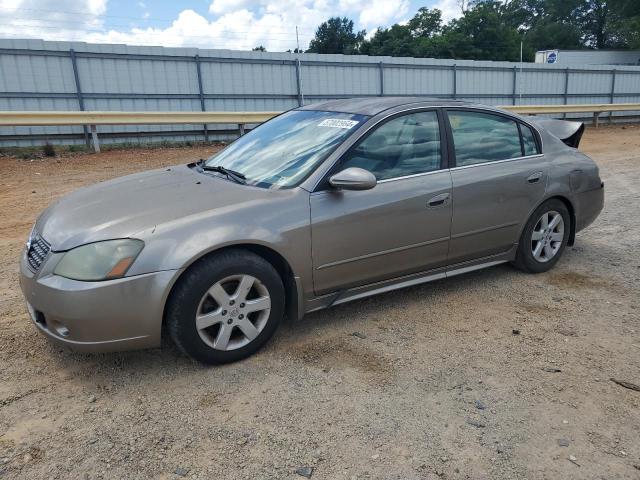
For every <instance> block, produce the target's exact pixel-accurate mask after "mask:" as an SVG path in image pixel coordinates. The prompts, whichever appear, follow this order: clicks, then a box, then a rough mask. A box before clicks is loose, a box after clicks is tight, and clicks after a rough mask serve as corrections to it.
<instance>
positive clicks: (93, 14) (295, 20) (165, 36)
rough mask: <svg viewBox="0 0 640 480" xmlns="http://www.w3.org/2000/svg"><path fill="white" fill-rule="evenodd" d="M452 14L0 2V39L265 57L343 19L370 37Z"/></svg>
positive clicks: (408, 6)
mask: <svg viewBox="0 0 640 480" xmlns="http://www.w3.org/2000/svg"><path fill="white" fill-rule="evenodd" d="M423 6H426V7H429V8H439V9H440V10H442V12H443V17H444V19H445V20H449V19H451V18H454V17H456V16H458V15H459V12H460V9H459V7H458V5H457V0H422V1H418V0H395V1H390V0H186V1H176V0H173V1H171V0H0V38H41V39H45V40H67V41H70V40H75V41H85V42H94V43H126V44H129V45H161V46H167V47H169V46H171V47H182V46H185V47H199V48H228V49H234V50H250V49H252V48H253V47H256V46H258V45H262V46H264V47H265V48H266V49H267V50H268V51H272V52H278V51H279V52H283V51H286V50H288V49H292V50H293V49H294V48H296V26H297V27H298V34H299V44H300V47H301V48H303V49H306V48H307V47H308V45H309V41H310V40H311V39H312V38H313V35H314V32H315V29H316V27H317V26H318V25H319V24H320V23H322V22H323V21H325V20H326V19H328V18H329V17H332V16H346V17H349V18H351V19H352V20H353V21H354V22H355V25H356V29H357V30H362V29H365V30H366V31H367V32H368V34H369V35H371V34H372V33H373V32H375V30H376V29H377V28H378V27H387V26H389V25H392V24H394V23H403V22H406V21H408V20H409V19H410V18H411V17H413V15H415V13H416V12H417V11H418V9H419V8H420V7H423Z"/></svg>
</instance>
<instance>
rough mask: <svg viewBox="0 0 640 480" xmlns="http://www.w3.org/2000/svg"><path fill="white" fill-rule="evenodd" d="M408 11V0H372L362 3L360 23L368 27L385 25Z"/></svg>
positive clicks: (393, 21) (398, 18)
mask: <svg viewBox="0 0 640 480" xmlns="http://www.w3.org/2000/svg"><path fill="white" fill-rule="evenodd" d="M363 3H364V2H363ZM408 11H409V0H401V1H396V2H390V1H388V0H372V1H369V2H366V5H363V8H362V10H361V12H360V23H361V24H362V25H364V26H365V27H369V28H371V27H374V28H375V27H379V26H387V25H389V24H390V23H395V21H397V20H400V19H401V18H402V17H403V16H404V15H406V14H407V12H408ZM390 20H391V21H390Z"/></svg>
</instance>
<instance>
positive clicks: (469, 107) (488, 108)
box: [438, 105, 544, 156]
mask: <svg viewBox="0 0 640 480" xmlns="http://www.w3.org/2000/svg"><path fill="white" fill-rule="evenodd" d="M438 108H444V109H445V110H480V111H484V112H487V113H489V114H492V113H499V114H501V115H505V116H507V117H509V118H511V119H513V121H515V122H520V123H524V124H525V125H526V126H528V127H531V128H532V129H533V130H535V131H536V132H537V133H538V138H539V139H540V153H537V154H536V155H544V140H543V139H542V132H541V131H540V129H539V128H538V127H537V125H534V124H533V123H530V122H529V121H528V120H525V119H524V118H523V117H522V116H521V115H518V114H517V113H516V114H513V113H511V112H510V111H509V110H500V109H499V108H496V107H491V106H488V105H487V106H486V107H485V106H477V105H461V106H453V105H448V106H445V107H438ZM529 156H533V155H529Z"/></svg>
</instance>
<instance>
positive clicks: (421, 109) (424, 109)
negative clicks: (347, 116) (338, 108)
mask: <svg viewBox="0 0 640 480" xmlns="http://www.w3.org/2000/svg"><path fill="white" fill-rule="evenodd" d="M440 108H442V107H441V106H434V105H429V106H423V107H416V106H414V107H411V108H406V109H402V110H394V111H391V112H389V113H387V115H385V116H384V117H381V118H379V119H378V121H377V122H375V123H372V124H371V125H369V126H366V123H365V125H363V127H365V126H366V128H364V129H363V130H362V131H361V132H356V134H359V135H358V137H356V138H355V140H353V143H352V144H351V145H349V147H348V148H347V150H346V151H345V152H344V153H343V154H341V155H340V156H339V157H338V158H336V159H335V160H334V161H333V162H332V163H331V165H330V166H329V167H328V168H327V169H326V171H325V172H324V174H322V175H321V176H320V178H319V179H318V181H316V183H315V185H314V186H313V188H312V189H311V191H312V192H314V193H315V192H316V189H317V188H318V185H320V183H322V180H324V178H325V177H326V175H327V174H328V173H329V172H330V171H331V169H332V168H333V167H334V166H335V165H336V164H337V163H338V162H339V161H340V160H341V159H342V157H343V156H344V155H345V154H346V153H347V152H348V151H349V149H350V148H351V147H352V146H353V145H355V144H356V143H358V142H359V141H360V139H361V138H362V137H364V136H365V135H366V134H367V133H368V132H369V131H370V130H371V129H372V128H374V127H376V126H377V125H379V124H380V123H382V122H384V121H386V120H387V119H389V118H390V117H393V116H394V115H398V116H400V115H401V114H403V113H407V112H413V111H415V112H416V113H418V112H428V111H433V112H436V114H437V112H438V109H440ZM389 110H393V109H389ZM381 113H383V112H380V114H381ZM380 114H378V115H380ZM373 118H375V115H374V116H373V117H372V119H373ZM438 128H439V122H438ZM351 138H352V137H349V140H350V139H351ZM440 160H441V161H442V144H440ZM318 168H320V167H318ZM443 170H445V169H442V168H439V169H438V170H432V171H431V172H423V173H418V174H416V175H423V174H424V173H434V172H440V171H443ZM400 178H402V177H394V178H387V179H385V180H396V179H400ZM385 180H380V181H379V182H378V183H380V182H384V181H385Z"/></svg>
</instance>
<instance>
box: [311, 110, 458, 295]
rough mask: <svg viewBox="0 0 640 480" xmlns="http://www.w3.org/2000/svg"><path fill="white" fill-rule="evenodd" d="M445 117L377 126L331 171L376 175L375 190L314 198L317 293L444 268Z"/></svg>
mask: <svg viewBox="0 0 640 480" xmlns="http://www.w3.org/2000/svg"><path fill="white" fill-rule="evenodd" d="M441 123H443V117H442V114H439V113H438V112H437V111H436V110H428V111H419V112H414V113H408V114H402V115H398V116H395V117H392V118H390V119H388V120H386V121H384V122H383V123H382V124H379V125H378V126H376V127H374V129H373V130H372V131H371V132H370V133H369V134H367V135H366V136H365V137H364V138H363V139H362V140H360V141H359V142H358V143H356V144H355V145H354V147H353V148H352V149H350V150H349V151H348V152H347V153H346V154H345V155H344V156H343V157H342V158H341V160H339V162H338V163H337V164H336V165H335V166H334V168H333V169H332V170H331V173H330V174H329V175H331V174H333V173H337V172H338V171H340V170H343V169H345V168H348V167H360V168H364V169H366V170H369V171H370V172H372V173H373V174H374V175H375V176H376V178H377V180H378V184H377V185H376V186H375V187H374V188H373V189H371V190H366V191H347V190H335V189H332V188H331V187H330V186H328V185H327V183H326V182H325V183H324V185H322V184H321V186H320V187H319V189H318V191H316V192H314V193H312V194H311V197H310V202H311V232H312V250H313V279H314V288H315V292H316V293H317V294H322V293H327V292H331V291H336V290H339V289H343V288H349V287H353V286H358V285H364V284H368V283H373V282H375V281H377V280H384V279H389V278H393V277H397V276H401V275H404V274H409V273H413V272H419V271H422V270H427V269H430V268H435V267H439V266H444V265H445V264H446V260H447V252H448V247H449V228H450V226H451V202H450V195H451V176H450V174H449V170H448V169H443V161H444V156H443V154H444V153H446V152H444V150H443V148H442V145H443V144H444V142H442V139H441V135H442V136H443V138H444V133H441V132H442V130H443V129H441V128H440V124H441Z"/></svg>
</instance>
